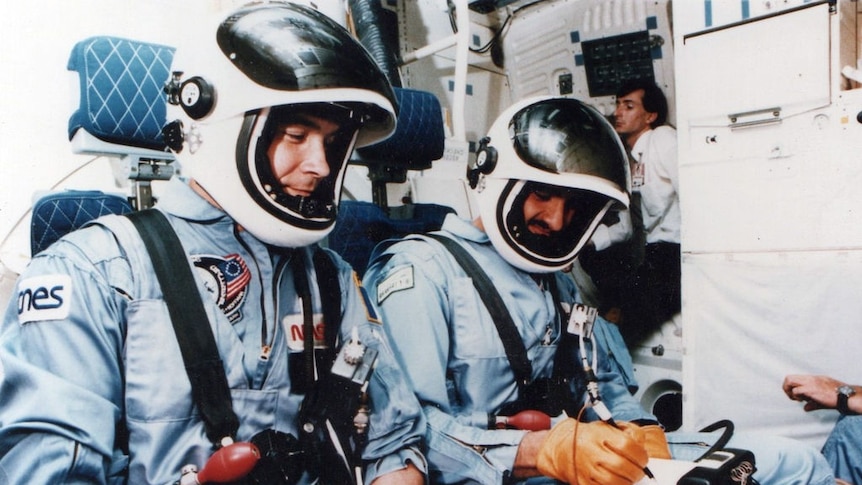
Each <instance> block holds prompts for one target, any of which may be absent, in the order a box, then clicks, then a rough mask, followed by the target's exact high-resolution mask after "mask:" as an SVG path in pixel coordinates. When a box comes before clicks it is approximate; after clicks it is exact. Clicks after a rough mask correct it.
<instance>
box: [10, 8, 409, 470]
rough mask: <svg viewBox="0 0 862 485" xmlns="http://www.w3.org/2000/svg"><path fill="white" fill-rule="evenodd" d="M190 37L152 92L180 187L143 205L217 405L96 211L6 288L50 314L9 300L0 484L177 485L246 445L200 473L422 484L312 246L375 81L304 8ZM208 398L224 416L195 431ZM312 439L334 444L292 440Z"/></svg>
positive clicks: (333, 208)
mask: <svg viewBox="0 0 862 485" xmlns="http://www.w3.org/2000/svg"><path fill="white" fill-rule="evenodd" d="M201 30H203V33H201V34H200V35H190V36H189V39H188V42H187V43H184V44H181V45H180V46H178V48H177V51H176V55H175V57H174V62H173V65H172V71H173V75H172V77H171V79H170V80H167V81H168V82H167V85H166V87H165V91H166V94H167V96H168V101H169V103H170V105H169V109H168V118H167V121H168V123H167V124H166V126H165V129H164V131H163V133H164V136H165V142H166V144H167V145H168V146H169V147H170V149H171V150H172V151H173V152H174V153H175V154H176V157H177V159H178V161H179V163H180V164H181V172H182V177H179V178H177V177H175V178H174V180H171V181H170V182H169V183H168V184H167V186H166V187H164V190H163V191H161V192H160V193H159V197H158V201H157V203H156V206H155V209H154V210H155V211H157V213H160V214H162V215H164V216H166V220H167V222H168V224H169V225H168V226H167V227H168V229H167V231H165V233H162V232H158V233H156V234H152V236H154V238H155V239H157V240H162V241H166V242H165V243H164V244H165V245H166V246H171V244H169V243H168V242H167V241H168V240H169V239H167V238H166V237H165V236H167V234H166V233H167V232H168V231H171V230H172V231H173V232H175V233H176V235H177V236H178V238H179V241H180V243H181V246H182V247H181V248H179V249H181V250H183V251H184V252H185V253H184V256H185V259H187V260H188V263H189V268H190V270H191V272H192V274H193V277H194V279H195V283H196V285H195V286H196V287H195V288H192V289H191V293H192V295H194V296H196V295H195V294H199V295H200V298H201V302H202V304H203V309H204V311H203V312H202V313H204V315H203V316H204V318H203V320H204V322H205V324H204V325H206V324H207V323H208V326H209V328H204V331H205V332H209V331H211V333H212V336H213V340H214V341H215V347H216V351H217V353H218V358H217V359H214V360H210V361H208V362H211V363H212V362H214V364H213V368H215V369H216V371H215V372H214V373H213V375H214V377H213V378H212V379H209V380H207V379H204V381H203V382H204V383H205V384H206V385H210V387H212V388H214V389H218V388H219V386H218V385H216V384H218V383H217V382H215V381H218V380H219V374H221V371H222V370H223V371H224V373H223V374H224V375H223V376H222V377H221V378H223V379H224V381H226V387H227V390H228V391H227V392H225V394H229V398H227V399H222V398H220V397H219V394H218V393H206V392H204V393H200V392H195V387H194V385H193V384H191V381H192V380H193V379H192V377H193V375H197V374H198V373H196V372H195V371H192V370H190V371H188V372H187V371H186V365H185V360H184V357H185V355H184V354H185V351H186V350H187V348H186V347H184V346H183V344H182V343H180V342H179V340H180V339H178V338H177V337H178V335H180V334H181V332H182V330H175V328H174V326H173V325H172V319H171V310H172V308H175V307H171V306H170V304H166V301H168V300H170V298H168V295H167V294H168V293H173V294H181V293H180V291H174V290H176V288H172V287H170V286H168V285H166V284H165V283H163V282H162V280H161V278H157V277H156V274H155V273H154V270H153V264H152V263H151V261H152V260H151V259H150V257H149V253H148V251H147V249H146V247H145V245H144V242H143V240H142V238H141V236H139V234H138V232H137V231H136V230H135V228H134V227H133V226H132V223H131V222H130V220H129V219H128V218H126V217H123V216H107V217H105V218H101V219H98V220H96V221H95V223H93V224H92V225H90V226H87V227H85V228H83V229H80V230H78V231H75V232H73V233H71V234H68V235H67V236H65V237H64V238H62V239H60V240H59V241H58V242H57V243H55V244H54V245H52V246H50V247H49V248H47V249H45V250H44V251H42V252H41V253H39V254H38V255H36V256H35V257H34V258H33V260H32V262H31V263H30V265H29V266H28V268H27V269H26V270H25V271H24V272H23V274H22V276H21V279H20V280H19V282H18V287H17V289H16V291H17V294H18V295H28V294H33V292H34V291H41V290H39V288H43V287H44V285H50V286H48V287H49V288H54V293H55V295H56V296H57V297H58V298H57V301H56V304H55V305H53V306H52V308H51V310H50V311H46V307H45V306H43V305H39V306H33V308H30V309H28V310H27V311H23V312H22V311H15V308H13V307H10V311H9V312H7V313H6V316H5V319H4V321H3V325H2V327H0V331H2V333H3V339H2V344H0V360H2V363H3V368H4V370H5V377H4V379H3V380H2V382H0V393H2V395H3V399H2V402H0V422H2V423H3V426H2V427H0V476H2V477H3V479H2V480H0V481H2V482H3V483H4V484H7V483H8V484H10V485H13V484H34V483H59V482H68V483H73V482H74V483H85V482H86V483H134V484H164V483H175V482H177V481H178V480H180V478H181V474H182V473H183V472H184V471H185V472H187V473H189V472H190V470H193V469H198V470H201V473H203V471H204V470H206V469H207V468H205V467H207V466H208V465H209V464H210V462H209V459H210V457H211V456H212V455H213V453H214V451H215V450H222V449H226V448H227V446H232V445H241V444H243V443H251V444H252V445H254V446H256V447H257V448H256V449H257V450H258V451H257V452H253V450H254V449H255V448H254V447H252V446H246V447H241V448H231V450H235V449H240V450H244V451H246V452H248V453H246V454H245V455H243V458H244V459H247V460H250V462H251V463H253V465H254V467H253V468H252V470H251V472H250V473H251V474H250V475H247V476H245V478H243V479H242V480H243V481H235V480H237V479H238V477H240V475H238V471H237V470H236V469H228V470H227V471H226V472H227V473H228V474H227V475H223V474H220V475H213V474H214V473H216V472H214V471H212V469H210V471H209V473H210V475H209V476H210V479H214V480H215V481H216V482H219V483H221V482H222V481H230V482H231V483H249V484H251V483H275V484H277V483H300V484H305V483H348V482H349V483H357V482H361V481H362V480H363V479H364V480H365V482H366V483H372V482H375V481H376V482H378V483H383V482H386V481H387V480H389V483H423V482H424V472H425V460H424V457H423V453H422V451H421V440H422V437H423V436H424V432H425V420H424V416H423V414H422V412H421V408H420V407H419V404H418V402H417V400H416V398H415V396H414V394H413V393H412V391H411V390H410V389H409V387H408V386H407V385H406V384H405V382H406V379H405V377H404V376H403V374H402V372H401V370H400V368H399V366H398V365H397V360H396V358H395V357H394V355H393V353H392V351H391V348H390V346H389V344H388V342H387V340H386V337H385V334H384V332H383V331H382V325H383V323H382V322H381V320H380V319H379V318H378V317H377V315H376V313H375V308H374V307H373V306H371V305H369V304H368V303H367V297H366V296H365V294H364V289H363V288H362V286H361V284H360V283H359V281H358V279H357V278H356V277H355V276H354V273H353V271H352V270H351V268H350V266H349V265H348V264H347V263H346V262H344V260H342V259H341V258H340V257H338V256H337V255H336V254H335V253H333V252H331V251H328V250H325V249H322V248H320V247H319V246H317V245H316V244H315V243H316V242H317V241H319V240H321V239H322V238H323V237H325V236H326V235H327V233H328V232H329V231H330V230H331V229H332V226H333V224H334V223H335V218H336V213H337V207H338V202H339V197H340V192H341V184H342V179H343V176H344V171H345V165H346V161H347V159H348V157H349V156H350V154H351V151H352V150H353V148H354V146H360V145H365V144H369V143H373V142H375V141H377V140H381V139H383V138H385V137H386V136H388V135H389V134H390V133H391V132H392V130H394V127H395V119H396V113H397V107H396V103H395V97H394V95H393V94H394V93H393V90H392V88H391V87H390V85H389V84H388V82H387V81H386V79H385V77H384V76H383V74H382V72H381V71H380V70H379V69H378V67H377V66H376V64H375V63H374V61H373V60H372V59H371V57H370V56H369V55H368V53H367V52H366V51H365V50H364V49H363V48H362V47H361V46H360V44H359V43H358V42H357V41H355V40H354V39H353V38H352V37H351V36H350V34H349V33H348V32H347V31H346V30H344V29H343V28H342V27H340V26H339V25H337V24H336V23H335V22H333V21H331V20H330V19H328V18H327V17H325V16H323V15H321V14H320V13H318V12H317V11H315V10H313V9H311V8H307V7H301V6H297V5H293V4H289V3H281V2H266V3H257V4H252V5H249V6H247V7H243V8H241V9H239V10H237V11H235V12H233V13H232V14H230V15H224V16H222V17H221V18H219V19H218V20H217V21H216V22H214V23H213V24H211V25H204V26H203V27H202V28H201ZM147 214H155V213H153V212H147ZM171 269H172V271H175V272H176V274H179V271H180V270H181V269H182V268H181V266H180V265H174V266H173V267H172V268H171ZM168 279H171V278H168ZM324 282H326V284H324ZM194 300H195V298H194V297H191V298H188V299H186V300H184V301H182V302H180V303H181V305H180V306H185V304H188V305H191V304H192V303H193V301H194ZM14 303H15V302H14V301H13V305H14ZM196 315H200V314H196ZM348 345H352V346H353V347H350V348H351V356H350V358H351V360H350V362H348V363H347V365H348V368H352V367H350V366H354V367H357V368H358V367H361V366H360V364H362V359H373V360H369V361H367V362H364V365H365V367H367V368H368V369H372V368H373V370H372V371H371V372H370V373H369V372H367V371H365V372H363V373H362V374H361V376H362V379H369V380H368V381H367V383H365V384H363V386H367V387H361V388H360V387H359V386H358V385H355V386H354V385H353V384H350V385H345V386H346V387H344V386H340V385H338V384H337V383H342V384H343V383H344V382H345V381H344V380H337V379H336V378H335V377H332V376H333V375H334V372H333V374H330V369H332V368H333V362H334V359H336V358H340V357H337V356H336V355H337V352H338V351H339V349H343V348H345V347H347V346H348ZM345 365H346V364H344V363H341V364H340V366H341V367H340V368H344V366H345ZM357 373H358V371H357ZM333 383H336V384H333ZM360 383H361V382H360ZM321 385H327V386H329V387H327V388H326V389H328V390H330V391H331V390H332V389H333V386H334V388H336V389H338V390H339V392H320V387H319V386H321ZM204 388H206V386H204ZM198 389H200V388H198ZM309 396H313V397H315V399H313V400H309V399H307V397H309ZM199 398H200V399H199ZM327 399H330V400H335V402H332V401H329V402H328V401H327ZM207 400H209V401H215V402H216V407H218V406H221V405H224V404H226V406H227V409H228V410H230V411H231V412H227V413H220V414H217V416H219V418H217V419H213V418H212V415H210V414H208V413H207V412H205V411H206V409H207V408H206V405H205V404H204V403H203V402H202V401H207ZM225 401H227V402H225ZM353 401H355V402H356V406H355V407H353V408H350V409H346V408H348V407H349V406H348V403H351V402H353ZM210 404H212V403H210ZM341 407H343V408H345V409H344V410H343V412H342V415H339V416H337V417H338V418H339V419H336V418H332V417H331V416H330V415H329V414H326V412H327V410H331V409H335V408H341ZM345 413H346V414H347V415H346V416H345V415H344V414H345ZM354 413H355V415H354ZM231 415H233V418H231ZM225 416H226V417H225ZM221 417H225V419H221ZM354 420H356V421H355V423H356V424H355V425H354ZM324 424H325V426H324ZM313 425H320V426H316V429H315V426H313ZM213 429H215V431H213ZM345 429H347V431H348V432H349V434H350V435H349V436H343V435H342V434H340V433H341V432H342V431H344V430H345ZM327 430H328V431H327ZM315 433H317V434H315ZM319 433H326V436H329V437H332V435H338V439H337V440H336V439H334V438H333V439H331V440H326V439H324V440H318V441H315V440H313V439H306V438H308V437H311V438H316V437H321V436H323V435H321V434H319ZM231 442H233V443H231ZM222 447H224V448H222ZM333 449H334V450H335V451H336V452H337V453H338V459H337V460H336V459H330V458H329V457H328V455H327V454H326V453H327V452H328V451H332V450H333ZM225 462H227V463H230V464H231V466H235V463H236V461H231V460H220V461H218V463H221V464H224V463H225ZM242 463H243V464H247V463H248V462H246V461H243V462H242ZM220 471H224V470H220ZM244 473H245V470H244V471H243V474H244ZM354 473H355V474H356V475H357V476H353V475H354ZM226 477H230V478H229V479H228V478H226ZM183 480H185V481H184V482H183V483H186V482H188V480H189V477H185V478H184V479H183ZM189 483H191V482H189Z"/></svg>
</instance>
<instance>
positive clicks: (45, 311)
mask: <svg viewBox="0 0 862 485" xmlns="http://www.w3.org/2000/svg"><path fill="white" fill-rule="evenodd" d="M71 301H72V278H71V277H70V276H69V275H65V274H55V275H43V276H34V277H32V278H27V279H26V280H22V281H21V282H20V283H19V284H18V301H17V303H18V323H20V324H21V325H24V324H25V323H30V322H42V321H45V320H60V319H63V318H66V317H68V316H69V309H70V307H71V306H72V305H71Z"/></svg>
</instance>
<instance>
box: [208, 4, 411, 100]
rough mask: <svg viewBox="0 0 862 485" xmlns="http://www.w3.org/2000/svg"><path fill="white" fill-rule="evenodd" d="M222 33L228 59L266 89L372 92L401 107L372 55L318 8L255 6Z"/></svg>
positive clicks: (241, 12) (229, 20) (228, 22)
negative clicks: (337, 89) (336, 89)
mask: <svg viewBox="0 0 862 485" xmlns="http://www.w3.org/2000/svg"><path fill="white" fill-rule="evenodd" d="M216 35H217V41H218V45H219V47H220V48H221V50H222V52H224V54H225V55H226V56H227V57H228V59H230V60H231V62H233V64H234V65H235V66H236V67H237V68H238V69H239V70H241V71H242V72H243V73H244V74H245V75H246V76H248V77H249V78H250V79H251V80H252V81H254V82H255V83H257V84H260V85H262V86H266V87H268V88H271V89H278V90H285V91H303V90H308V89H329V88H356V89H366V90H369V91H374V92H377V93H380V94H381V95H383V96H385V97H386V98H388V99H389V100H390V101H391V103H392V105H393V106H396V101H395V95H394V92H393V90H392V87H391V85H390V84H389V82H388V81H387V79H386V77H385V76H384V75H383V72H382V71H381V70H380V69H379V68H378V67H377V64H376V63H375V62H374V60H373V59H372V58H371V56H370V55H369V54H368V52H367V51H366V50H365V49H364V48H363V47H362V45H361V44H359V42H357V41H356V39H354V38H353V37H351V36H350V34H349V33H348V32H347V31H346V30H344V28H342V27H341V26H340V25H338V24H337V23H335V22H334V21H333V20H332V19H330V18H328V17H326V16H325V15H323V14H321V13H320V12H318V11H316V10H313V9H310V8H307V7H304V6H301V5H293V4H286V3H285V4H273V3H266V4H262V5H256V6H249V7H247V8H244V9H241V10H239V11H237V12H236V13H235V14H233V15H231V16H230V17H228V18H227V19H226V20H225V21H224V22H223V23H222V24H221V25H220V26H219V29H218V33H217V34H216Z"/></svg>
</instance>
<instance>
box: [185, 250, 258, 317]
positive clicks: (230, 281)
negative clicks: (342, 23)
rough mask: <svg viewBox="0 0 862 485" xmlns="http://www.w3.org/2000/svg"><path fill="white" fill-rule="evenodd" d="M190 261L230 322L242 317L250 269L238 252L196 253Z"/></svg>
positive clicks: (249, 279)
mask: <svg viewBox="0 0 862 485" xmlns="http://www.w3.org/2000/svg"><path fill="white" fill-rule="evenodd" d="M191 259H192V262H193V263H194V265H195V267H196V268H197V269H198V271H199V274H201V275H202V276H203V277H204V285H206V288H207V290H208V291H209V292H210V293H212V294H213V295H214V296H215V299H216V301H217V302H218V306H219V308H220V309H221V311H222V312H224V314H225V315H226V316H227V317H228V319H229V320H230V321H231V322H235V321H237V320H239V319H240V318H241V317H242V313H241V312H240V308H241V307H242V302H243V301H244V300H245V295H246V293H247V291H248V284H249V282H250V281H251V271H249V269H248V266H247V265H246V264H245V261H244V260H243V259H242V257H241V256H240V255H239V254H229V255H227V256H224V257H221V256H212V255H196V256H192V258H191Z"/></svg>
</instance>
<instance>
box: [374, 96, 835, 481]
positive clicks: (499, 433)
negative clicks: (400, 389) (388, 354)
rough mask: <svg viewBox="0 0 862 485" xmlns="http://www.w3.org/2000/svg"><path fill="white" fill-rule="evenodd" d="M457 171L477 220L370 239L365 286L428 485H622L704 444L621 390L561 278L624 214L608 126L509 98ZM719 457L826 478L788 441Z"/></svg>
mask: <svg viewBox="0 0 862 485" xmlns="http://www.w3.org/2000/svg"><path fill="white" fill-rule="evenodd" d="M466 175H467V179H468V182H469V184H470V186H471V188H472V189H473V190H472V192H473V194H474V195H475V197H476V201H477V203H478V206H479V217H478V218H476V219H475V220H472V221H471V220H464V219H461V218H459V217H457V216H455V215H454V214H449V215H447V218H446V219H445V220H444V222H443V226H442V228H441V230H440V231H438V232H435V233H429V234H423V235H412V236H408V237H406V238H403V239H401V240H398V241H387V242H384V243H381V244H380V245H378V247H377V248H375V250H374V253H373V254H372V257H371V262H370V264H369V266H368V270H367V271H366V273H365V276H364V280H363V281H364V283H365V287H366V288H368V291H369V293H370V294H371V295H372V297H374V298H375V300H376V301H377V303H378V306H379V308H380V312H381V314H382V315H383V318H384V319H385V320H386V321H387V322H389V324H388V325H387V326H386V329H387V331H388V332H389V335H390V337H391V342H392V344H393V345H394V347H395V349H396V351H397V352H398V353H400V354H401V355H403V356H405V358H404V364H405V368H406V372H407V375H408V376H409V378H410V381H411V383H412V384H413V389H414V391H415V392H416V395H417V397H418V398H419V402H420V403H421V404H422V407H423V410H424V411H425V414H426V416H427V418H428V432H427V433H426V442H427V447H426V457H427V459H428V468H429V475H430V476H431V477H432V478H433V481H434V483H441V484H442V483H445V484H450V483H451V484H455V483H483V484H503V483H507V484H510V483H530V484H531V485H532V484H538V483H547V484H554V483H560V482H564V483H570V484H575V483H577V484H579V485H588V484H595V485H599V484H600V485H624V484H631V483H635V482H638V481H639V480H642V479H644V477H645V476H646V474H647V472H646V471H645V470H646V468H645V467H646V466H647V465H648V463H649V461H650V459H668V458H671V457H673V458H675V459H682V460H694V459H696V458H698V457H699V456H701V455H702V454H704V453H705V452H706V451H707V449H708V448H709V445H705V446H701V445H700V443H710V444H711V443H714V442H715V440H716V439H717V437H718V436H717V435H718V433H715V434H709V433H686V434H680V433H667V434H666V433H665V432H664V429H663V427H662V426H661V424H660V423H659V422H658V419H657V417H656V416H654V415H652V414H651V413H649V412H647V411H646V410H644V409H643V408H642V407H641V405H640V402H639V401H637V400H636V399H635V398H634V397H633V395H632V393H631V392H630V391H629V385H628V384H629V382H627V381H626V380H624V376H623V369H624V365H623V364H625V363H626V361H625V359H630V357H629V356H628V350H627V349H626V347H625V346H624V344H623V343H622V339H621V337H620V336H619V332H618V331H616V330H615V329H614V326H613V324H611V323H609V322H607V321H605V320H604V319H602V318H601V317H597V315H596V311H595V310H594V309H590V308H588V307H586V306H585V305H582V304H581V299H580V295H579V294H578V291H577V288H576V287H575V285H574V281H573V279H572V278H571V277H569V276H568V275H566V274H565V273H564V271H562V270H565V269H566V268H567V267H568V266H569V265H571V264H572V262H573V261H574V260H575V258H576V257H577V255H578V252H579V251H580V250H581V249H582V248H583V247H584V245H585V244H586V243H587V241H588V240H589V238H590V237H591V235H592V234H593V231H594V230H595V228H596V226H597V225H598V224H599V222H600V221H601V219H602V218H603V217H604V215H605V214H606V213H607V212H608V211H610V210H620V209H623V208H625V207H627V206H628V203H629V191H630V175H629V163H628V159H627V157H626V153H625V150H624V148H623V145H622V143H621V141H620V139H619V137H618V136H617V134H616V133H615V132H614V129H613V127H612V126H611V124H610V123H609V122H608V121H607V120H606V119H605V118H604V117H603V116H602V115H601V114H599V113H598V112H597V111H596V110H595V109H593V108H591V107H590V106H588V105H587V104H585V103H583V102H581V101H578V100H576V99H572V98H561V97H540V98H530V99H525V100H521V101H519V102H517V103H515V104H514V105H513V106H511V107H510V108H508V109H506V110H505V111H504V112H503V113H501V114H500V115H499V117H498V118H497V119H496V121H495V122H494V123H493V125H492V126H491V128H490V129H489V131H488V136H487V137H485V138H483V139H482V140H480V142H479V144H478V146H477V151H476V160H475V164H473V165H472V166H470V167H469V168H468V171H467V174H466ZM462 253H464V255H465V256H466V257H463V258H461V257H460V256H458V255H459V254H462ZM494 295H499V298H495V297H494ZM627 363H628V365H629V366H630V365H631V361H630V360H628V362H627ZM692 443H697V444H694V445H692ZM728 446H729V447H734V448H742V449H747V450H752V451H754V454H755V455H756V457H757V468H758V474H756V475H755V476H756V477H757V478H758V479H761V483H787V484H790V483H818V484H821V485H825V484H827V483H830V482H831V472H830V470H829V467H828V464H826V462H825V460H824V459H823V458H822V456H820V455H819V454H818V453H817V450H815V449H811V448H807V447H805V446H804V445H802V444H800V443H795V442H791V441H790V440H783V439H781V438H776V437H762V436H756V437H753V439H752V437H749V438H745V437H744V436H743V433H739V432H738V433H736V434H735V435H734V436H733V437H732V438H731V441H730V443H729V444H728Z"/></svg>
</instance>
